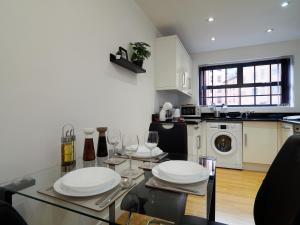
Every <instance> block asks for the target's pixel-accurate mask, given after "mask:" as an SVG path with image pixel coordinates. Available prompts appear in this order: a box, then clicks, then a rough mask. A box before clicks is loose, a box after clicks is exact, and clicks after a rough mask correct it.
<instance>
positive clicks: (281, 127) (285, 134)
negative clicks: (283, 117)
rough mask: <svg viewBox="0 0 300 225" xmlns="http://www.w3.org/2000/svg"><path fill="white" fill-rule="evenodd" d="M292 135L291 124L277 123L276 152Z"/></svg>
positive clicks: (292, 128)
mask: <svg viewBox="0 0 300 225" xmlns="http://www.w3.org/2000/svg"><path fill="white" fill-rule="evenodd" d="M293 134H294V127H293V124H291V123H285V122H278V151H279V150H280V149H281V147H282V146H283V144H284V143H285V142H286V140H287V139H288V138H289V137H290V136H292V135H293Z"/></svg>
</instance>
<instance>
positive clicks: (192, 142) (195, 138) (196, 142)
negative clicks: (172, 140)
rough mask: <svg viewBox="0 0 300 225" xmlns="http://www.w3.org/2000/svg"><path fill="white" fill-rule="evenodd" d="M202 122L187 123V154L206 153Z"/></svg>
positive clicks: (203, 154) (202, 154)
mask: <svg viewBox="0 0 300 225" xmlns="http://www.w3.org/2000/svg"><path fill="white" fill-rule="evenodd" d="M203 126H204V123H203V122H202V123H198V124H193V125H188V126H187V129H188V154H189V155H193V156H197V157H199V156H205V155H206V143H205V140H206V137H204V136H205V129H203Z"/></svg>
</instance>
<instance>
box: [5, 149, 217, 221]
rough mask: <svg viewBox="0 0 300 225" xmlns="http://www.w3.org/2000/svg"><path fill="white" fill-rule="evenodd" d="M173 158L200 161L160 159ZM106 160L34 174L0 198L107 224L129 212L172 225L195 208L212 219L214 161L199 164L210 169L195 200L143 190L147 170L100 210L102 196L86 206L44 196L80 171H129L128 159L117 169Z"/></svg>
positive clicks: (7, 187)
mask: <svg viewBox="0 0 300 225" xmlns="http://www.w3.org/2000/svg"><path fill="white" fill-rule="evenodd" d="M173 158H176V159H183V160H188V161H196V162H199V157H197V156H193V155H188V156H183V155H178V154H176V155H174V154H169V155H168V156H167V158H164V159H162V161H166V160H170V159H173ZM105 160H106V159H105V158H98V159H97V160H94V161H90V162H84V161H83V160H82V159H77V160H76V165H75V166H73V168H72V167H62V166H59V165H58V166H54V167H51V168H47V169H43V170H40V171H37V172H35V173H32V174H29V175H27V176H24V177H22V178H20V179H14V180H12V181H9V182H6V183H3V184H0V189H1V193H0V195H1V196H0V197H1V198H2V199H4V200H6V201H8V202H9V201H11V196H18V195H19V196H22V197H25V198H29V199H33V200H36V201H37V202H39V203H41V204H48V205H52V206H55V207H59V208H62V209H65V210H68V211H71V212H73V213H76V214H80V215H83V216H86V217H89V218H93V219H96V220H100V221H104V222H107V223H110V224H114V223H115V224H123V223H125V222H124V221H122V220H120V219H119V220H118V218H120V217H122V215H123V214H124V213H125V212H128V211H130V212H134V213H138V214H142V215H146V216H149V217H153V218H158V219H162V220H167V221H171V222H177V221H179V220H180V217H181V216H182V215H184V214H191V215H192V214H193V213H194V212H193V209H194V208H197V209H198V212H197V215H198V216H201V217H203V218H207V217H209V216H210V214H212V215H214V212H212V209H213V211H214V182H215V173H214V171H215V164H214V162H213V161H205V163H203V160H202V164H204V166H205V167H207V168H209V169H210V178H209V180H208V184H207V193H206V195H204V196H194V195H190V194H186V193H183V192H182V193H179V192H174V191H173V192H172V191H167V190H162V189H157V188H151V187H148V186H146V182H147V181H148V180H149V179H150V178H151V177H152V173H151V171H150V170H144V173H143V174H142V175H141V176H139V177H137V178H135V179H133V182H134V183H135V186H134V187H133V188H132V189H130V190H128V191H125V192H124V193H123V194H122V195H120V196H118V198H117V199H116V200H114V201H113V202H112V203H111V204H109V205H107V206H105V207H104V208H103V209H101V210H100V209H99V210H98V209H97V208H96V206H95V205H94V204H96V202H97V201H98V200H99V199H103V197H102V195H101V196H99V195H96V196H92V197H88V199H84V201H85V200H87V201H86V202H84V201H82V202H84V203H85V204H81V200H78V198H79V197H71V198H68V199H67V200H66V199H63V198H57V197H54V196H50V195H47V194H45V191H47V190H50V189H51V188H52V187H53V184H54V183H55V182H56V181H57V180H58V179H59V178H60V177H62V176H64V175H65V174H66V173H68V172H70V171H73V170H76V169H79V168H84V167H109V168H111V169H113V170H115V171H116V172H117V173H121V172H122V171H123V170H124V169H127V168H128V167H129V162H128V159H126V160H125V162H123V163H121V164H120V165H108V164H105V163H104V161H105ZM207 162H208V163H207ZM143 163H144V162H143V160H140V159H139V160H136V159H135V160H133V166H134V167H136V168H138V167H139V166H142V165H143ZM104 194H105V193H104ZM74 198H75V200H74ZM85 198H86V197H85ZM79 199H80V198H79ZM73 200H74V201H75V203H74V201H73ZM88 204H90V205H92V207H87V205H88ZM193 205H196V207H193ZM95 209H96V210H95ZM199 210H200V211H199ZM25 219H26V218H25ZM115 221H117V222H115Z"/></svg>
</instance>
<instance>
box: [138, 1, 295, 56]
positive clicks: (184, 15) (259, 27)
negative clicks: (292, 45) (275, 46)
mask: <svg viewBox="0 0 300 225" xmlns="http://www.w3.org/2000/svg"><path fill="white" fill-rule="evenodd" d="M135 1H136V2H137V3H138V5H139V6H140V7H141V8H142V9H143V10H144V11H145V13H146V14H147V15H148V16H149V18H150V19H151V20H152V22H153V23H154V25H155V26H156V27H157V28H158V30H159V31H160V32H161V34H162V35H164V36H165V35H172V34H177V35H178V36H179V38H180V39H181V41H182V42H183V44H184V46H185V47H186V48H187V50H188V51H189V52H190V53H198V52H201V51H211V50H217V49H226V48H234V47H241V46H249V45H256V44H262V43H271V42H279V41H285V40H293V39H300V0H290V5H289V6H288V7H286V8H282V7H281V6H280V5H281V2H282V1H283V0H282V1H281V0H206V1H204V0H135ZM210 16H213V17H214V18H215V22H213V23H208V22H207V21H206V19H207V18H208V17H210ZM269 27H272V28H274V31H273V32H272V33H266V29H268V28H269ZM213 36H214V37H216V41H215V42H212V41H211V40H210V39H211V37H213Z"/></svg>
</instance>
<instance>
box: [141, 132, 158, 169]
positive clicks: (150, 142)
mask: <svg viewBox="0 0 300 225" xmlns="http://www.w3.org/2000/svg"><path fill="white" fill-rule="evenodd" d="M158 140H159V137H158V132H157V131H146V133H145V140H144V143H145V146H146V147H147V148H148V149H149V151H150V167H152V150H153V149H154V148H156V147H157V145H158Z"/></svg>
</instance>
